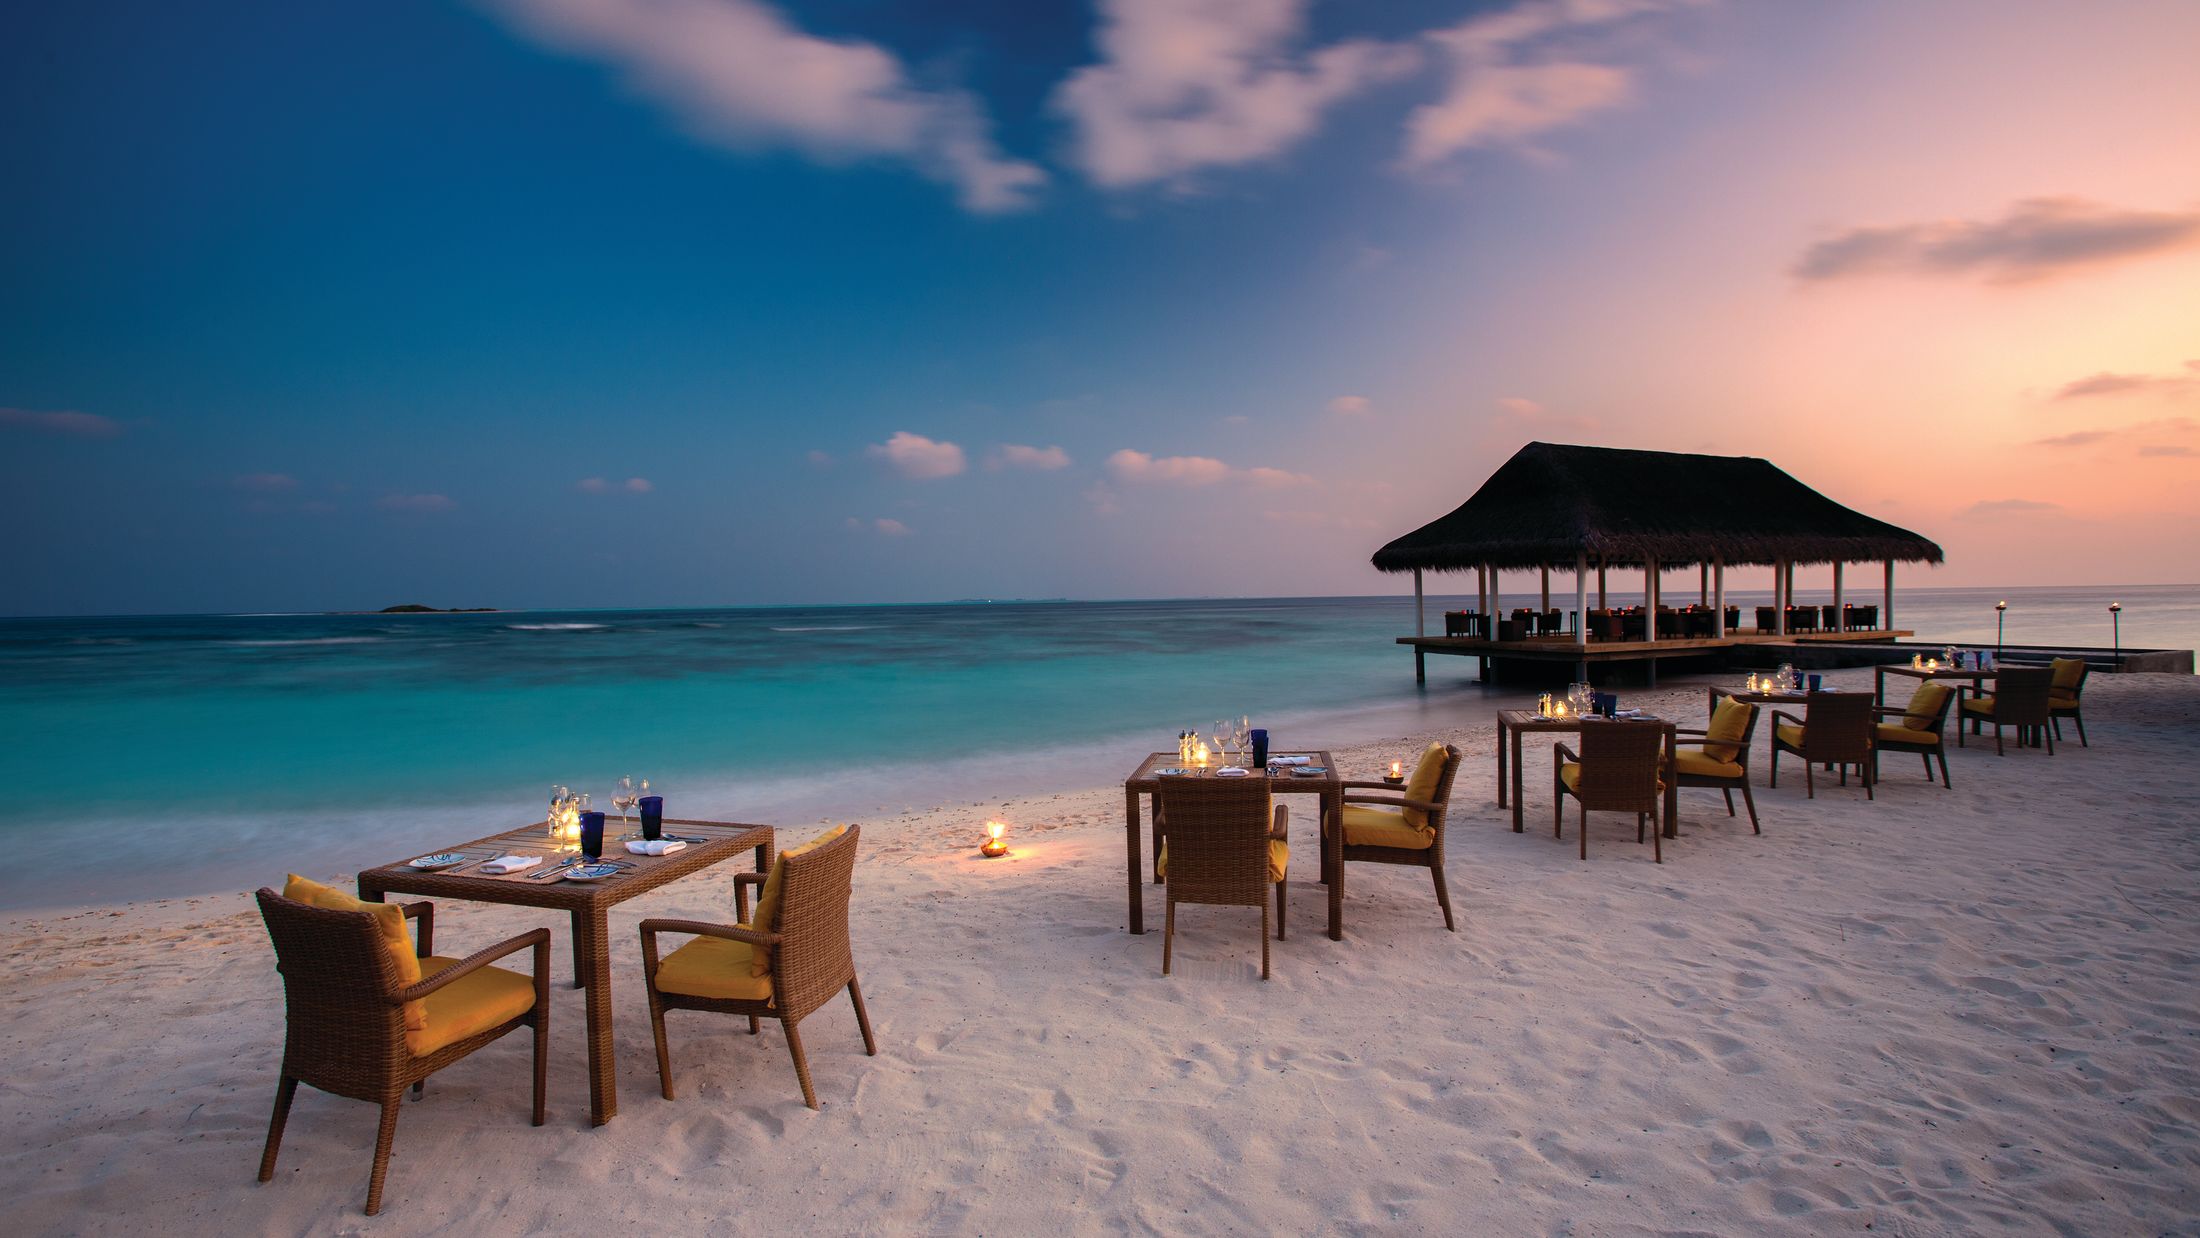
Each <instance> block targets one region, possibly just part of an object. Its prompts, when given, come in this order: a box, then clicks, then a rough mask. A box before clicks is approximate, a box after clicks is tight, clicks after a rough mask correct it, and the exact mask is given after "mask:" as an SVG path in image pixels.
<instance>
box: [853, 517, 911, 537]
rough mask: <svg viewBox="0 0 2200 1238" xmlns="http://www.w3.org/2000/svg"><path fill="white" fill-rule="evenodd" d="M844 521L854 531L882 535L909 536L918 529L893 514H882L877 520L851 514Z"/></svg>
mask: <svg viewBox="0 0 2200 1238" xmlns="http://www.w3.org/2000/svg"><path fill="white" fill-rule="evenodd" d="M842 523H843V524H844V525H846V527H847V528H848V529H849V530H850V531H852V532H856V533H876V534H878V535H879V536H881V537H907V536H909V535H910V534H911V533H913V532H915V531H916V530H914V529H911V528H910V527H909V526H908V525H905V524H903V523H902V522H901V521H899V520H896V519H894V518H893V517H892V516H880V517H879V518H878V519H876V520H863V519H860V518H858V517H855V516H850V517H848V519H847V520H845V521H843V522H842Z"/></svg>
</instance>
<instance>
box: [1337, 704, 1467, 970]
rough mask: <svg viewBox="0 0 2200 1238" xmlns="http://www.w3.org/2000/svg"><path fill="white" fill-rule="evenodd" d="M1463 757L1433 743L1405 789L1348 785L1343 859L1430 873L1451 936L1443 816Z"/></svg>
mask: <svg viewBox="0 0 2200 1238" xmlns="http://www.w3.org/2000/svg"><path fill="white" fill-rule="evenodd" d="M1463 759H1464V757H1463V755H1462V754H1461V753H1460V751H1459V750H1458V749H1457V748H1454V747H1452V746H1451V745H1449V744H1442V745H1438V744H1431V745H1429V749H1428V751H1426V752H1423V753H1422V754H1421V765H1419V766H1416V767H1415V768H1414V771H1413V777H1412V778H1410V779H1408V780H1407V781H1406V783H1405V785H1404V786H1396V785H1393V784H1391V783H1387V782H1357V781H1347V782H1346V783H1345V784H1344V803H1345V808H1344V819H1343V825H1344V845H1343V847H1342V848H1341V850H1342V852H1343V855H1344V858H1345V859H1346V860H1347V861H1354V860H1357V861H1360V862H1362V863H1368V864H1405V865H1410V866H1413V867H1416V868H1425V869H1427V870H1428V871H1429V876H1430V878H1432V879H1433V880H1434V881H1435V884H1436V905H1437V906H1438V907H1441V908H1443V910H1444V928H1445V929H1446V930H1447V931H1451V932H1457V931H1458V929H1457V928H1456V927H1455V926H1454V925H1453V923H1452V918H1451V891H1450V890H1448V889H1446V888H1445V886H1444V817H1445V810H1446V809H1447V808H1448V807H1449V806H1450V804H1451V783H1452V779H1453V778H1455V777H1457V776H1458V773H1459V763H1460V761H1461V760H1463ZM1417 792H1419V793H1420V794H1416V793H1417ZM1332 828H1334V825H1333V823H1331V822H1329V821H1326V820H1325V821H1323V822H1322V833H1323V837H1324V838H1327V837H1328V832H1329V830H1331V829H1332ZM1324 854H1325V855H1326V854H1327V852H1326V851H1325V852H1324ZM1331 879H1332V877H1331V875H1330V874H1329V873H1326V872H1325V873H1323V874H1322V880H1323V881H1325V882H1326V881H1329V880H1331Z"/></svg>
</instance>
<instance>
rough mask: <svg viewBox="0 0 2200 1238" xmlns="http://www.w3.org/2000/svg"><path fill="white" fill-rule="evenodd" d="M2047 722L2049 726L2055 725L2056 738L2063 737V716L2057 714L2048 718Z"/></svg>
mask: <svg viewBox="0 0 2200 1238" xmlns="http://www.w3.org/2000/svg"><path fill="white" fill-rule="evenodd" d="M2047 724H2048V725H2049V726H2051V727H2054V728H2055V738H2056V739H2061V738H2062V718H2061V717H2060V716H2056V717H2051V718H2049V719H2048V720H2047Z"/></svg>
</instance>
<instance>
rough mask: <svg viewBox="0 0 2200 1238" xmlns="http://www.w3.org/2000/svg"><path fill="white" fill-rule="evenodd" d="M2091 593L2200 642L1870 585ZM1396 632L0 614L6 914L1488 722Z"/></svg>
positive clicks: (979, 615) (843, 620)
mask: <svg viewBox="0 0 2200 1238" xmlns="http://www.w3.org/2000/svg"><path fill="white" fill-rule="evenodd" d="M1626 596H1628V595H1619V594H1614V595H1613V599H1614V601H1615V602H1619V601H1623V600H1624V599H1625V597H1626ZM2112 596H2113V597H2114V598H2116V599H2117V600H2121V601H2122V602H2123V603H2124V605H2125V607H2126V609H2125V612H2124V643H2125V644H2126V645H2127V646H2157V647H2159V646H2173V647H2178V648H2192V647H2194V646H2195V644H2200V588H2196V587H2183V586H2180V587H2149V588H2133V589H2124V590H2121V591H2113V592H2112V591H2106V590H2042V589H2026V590H2007V591H1998V592H1997V591H1992V590H1904V591H1902V592H1900V593H1899V594H1898V595H1897V606H1898V608H1899V622H1900V623H1901V625H1902V626H1904V627H1913V628H1916V629H1918V631H1919V633H1920V639H1925V638H1928V637H1929V638H1931V639H1933V640H1935V641H1941V640H1963V641H1986V642H1991V640H1992V638H1993V631H1994V612H1993V602H1994V601H1995V600H1997V599H1998V598H2001V597H2006V598H2008V599H2009V601H2010V609H2009V612H2008V641H2009V643H2011V644H2019V643H2023V642H2027V641H2043V642H2056V643H2065V644H2089V645H2101V646H2104V647H2105V646H2107V645H2108V644H2109V641H2110V634H2109V628H2108V623H2107V613H2106V611H2105V606H2106V604H2107V601H2108V600H2109V598H2110V597H2112ZM1800 597H1801V600H1805V601H1814V600H1820V599H1819V598H1818V597H1817V595H1816V594H1813V593H1809V592H1804V593H1802V594H1801V595H1800ZM1734 600H1735V601H1737V602H1738V603H1740V604H1743V605H1745V606H1746V605H1752V604H1754V603H1755V602H1756V601H1758V600H1762V599H1761V598H1759V597H1757V596H1756V595H1751V594H1744V593H1737V594H1735V595H1734ZM1858 600H1876V598H1875V597H1874V595H1871V594H1860V596H1859V599H1858ZM1507 601H1508V603H1511V602H1512V601H1513V597H1512V595H1508V598H1507ZM1457 605H1459V600H1458V599H1456V598H1437V597H1432V598H1431V599H1430V602H1429V610H1430V614H1431V615H1432V616H1434V615H1436V613H1437V612H1438V610H1439V609H1441V608H1443V607H1447V606H1451V607H1455V606H1457ZM1432 622H1433V623H1436V624H1439V625H1440V622H1441V621H1440V619H1435V620H1432ZM1412 626H1413V608H1412V600H1411V598H1410V597H1405V598H1396V597H1390V598H1310V599H1236V600H1220V601H1158V602H1063V603H1013V604H961V605H945V606H878V607H829V608H826V607H820V608H780V609H743V610H678V611H642V610H634V611H577V612H541V611H532V612H514V613H502V614H485V615H415V616H388V615H302V616H301V615H262V616H181V617H130V618H88V619H16V620H0V717H5V718H6V719H7V724H6V731H5V742H4V743H0V785H6V786H8V787H9V788H11V789H12V790H14V791H15V792H16V794H17V797H18V799H17V802H18V805H19V808H18V811H17V813H16V814H14V815H13V817H12V819H10V820H9V821H8V822H7V824H5V825H0V830H6V831H10V832H18V831H26V830H33V829H36V830H39V831H41V833H45V832H48V831H58V832H59V833H60V835H61V836H62V838H63V839H64V841H76V842H80V843H81V844H82V846H81V847H76V848H69V847H63V848H48V847H44V846H41V847H38V848H18V849H17V851H16V854H17V856H18V859H17V862H16V863H15V864H14V865H11V866H9V867H8V868H7V869H6V870H5V872H4V874H0V907H23V906H37V905H52V904H63V903H72V902H84V901H95V900H96V901H112V900H116V899H122V898H134V897H145V896H149V895H154V894H177V893H198V892H203V891H205V890H212V889H234V888H239V887H240V885H249V884H253V883H256V882H257V881H258V880H262V879H272V878H275V877H280V876H281V875H282V873H283V871H285V870H286V869H288V868H298V869H304V870H307V871H315V872H326V871H342V870H344V869H347V868H357V867H359V866H362V865H365V864H370V863H377V862H383V861H386V860H388V859H391V858H394V857H396V856H398V855H402V854H405V853H407V852H410V851H415V850H421V849H427V848H430V847H432V846H434V845H435V844H437V843H442V842H451V841H456V840H458V839H460V838H466V837H474V836H477V835H478V834H480V833H484V832H487V831H488V830H489V829H493V828H502V827H507V826H510V825H516V824H519V823H521V822H523V821H526V820H528V819H530V818H531V817H533V816H535V815H537V814H539V812H540V811H541V805H542V803H543V801H544V800H545V799H546V798H547V794H548V788H549V786H550V784H551V783H552V782H562V783H566V784H569V785H571V786H573V787H574V788H575V789H578V790H587V791H590V792H592V793H594V794H595V796H596V797H597V800H598V801H599V805H600V806H601V803H602V801H603V800H605V799H606V798H607V796H608V792H609V788H610V785H611V783H612V782H613V781H614V780H615V779H616V778H617V777H618V776H619V775H620V774H623V773H633V774H637V775H645V776H648V777H649V778H651V779H652V780H653V781H654V782H655V783H656V785H657V788H658V789H659V790H661V791H662V792H663V793H664V794H665V795H666V797H667V810H668V811H669V812H672V813H673V814H675V815H696V816H710V817H721V818H731V819H742V820H770V821H782V822H788V823H794V822H801V821H808V820H816V819H821V818H823V817H827V816H860V815H862V814H866V813H875V812H879V811H898V810H900V809H902V808H911V807H913V808H929V807H934V806H937V805H940V804H943V803H947V802H952V800H951V797H952V796H954V795H956V794H961V795H965V796H967V795H969V794H971V793H978V794H981V795H984V796H987V797H990V798H992V799H995V800H998V799H1000V798H1005V797H1008V796H1012V795H1017V794H1024V793H1028V792H1031V791H1037V790H1042V789H1048V788H1059V787H1063V786H1092V785H1100V784H1105V783H1108V782H1110V781H1112V780H1114V779H1118V778H1120V777H1121V776H1122V774H1123V773H1124V772H1125V771H1126V770H1127V769H1128V768H1129V766H1130V765H1131V764H1132V763H1134V762H1135V760H1136V759H1137V757H1138V755H1139V754H1141V753H1143V752H1146V751H1149V750H1151V749H1153V748H1160V747H1167V746H1168V745H1169V743H1170V742H1171V741H1172V738H1173V736H1174V735H1175V733H1176V732H1177V731H1178V730H1181V729H1183V728H1185V727H1193V726H1196V727H1200V728H1208V727H1211V725H1212V723H1213V721H1214V720H1215V719H1216V718H1217V717H1218V716H1220V715H1222V714H1223V713H1225V712H1227V713H1229V714H1239V713H1249V714H1251V715H1253V716H1254V718H1255V721H1256V723H1265V724H1267V725H1268V726H1269V727H1270V728H1271V729H1272V730H1274V731H1275V732H1276V733H1277V742H1278V744H1279V745H1283V744H1289V743H1292V742H1300V743H1311V742H1315V741H1317V740H1318V741H1320V742H1323V743H1332V744H1338V743H1346V742H1353V741H1355V740H1362V739H1368V738H1373V737H1375V736H1378V735H1398V734H1409V733H1411V732H1413V731H1414V730H1415V729H1417V728H1424V727H1427V726H1431V725H1463V724H1465V723H1467V722H1470V721H1473V720H1475V719H1480V718H1486V717H1487V703H1486V702H1487V697H1486V695H1485V692H1484V690H1483V689H1481V688H1479V687H1478V686H1476V685H1474V684H1472V683H1471V681H1470V680H1469V678H1468V677H1469V676H1470V675H1471V673H1472V668H1473V663H1472V662H1471V661H1469V660H1467V659H1432V660H1431V662H1430V668H1431V677H1432V678H1431V683H1430V685H1429V687H1428V689H1427V690H1425V691H1423V690H1419V689H1417V688H1416V686H1415V684H1414V682H1413V674H1412V658H1411V656H1410V654H1409V653H1408V652H1407V651H1405V650H1403V649H1401V648H1400V647H1398V646H1397V645H1395V644H1394V643H1393V639H1392V638H1394V637H1396V636H1398V635H1402V634H1406V633H1409V632H1411V631H1412ZM1438 630H1440V627H1439V629H1438ZM1317 714H1319V715H1321V716H1322V717H1323V722H1322V723H1321V726H1320V728H1319V734H1308V733H1307V732H1306V730H1305V728H1303V727H1295V726H1294V723H1295V722H1297V721H1299V720H1302V719H1310V718H1312V717H1313V716H1315V715H1317ZM1294 730H1296V731H1298V732H1299V733H1298V734H1297V735H1294V734H1293V732H1294ZM974 807H975V805H974ZM56 820H58V821H59V822H60V824H59V825H57V826H56V825H52V824H50V823H51V822H54V821H56Z"/></svg>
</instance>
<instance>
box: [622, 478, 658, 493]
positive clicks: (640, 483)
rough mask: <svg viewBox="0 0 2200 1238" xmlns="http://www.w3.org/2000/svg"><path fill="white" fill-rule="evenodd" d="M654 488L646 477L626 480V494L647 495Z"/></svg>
mask: <svg viewBox="0 0 2200 1238" xmlns="http://www.w3.org/2000/svg"><path fill="white" fill-rule="evenodd" d="M656 488H657V487H656V486H654V485H651V484H650V480H649V479H648V478H647V477H629V478H627V479H626V492H627V493H628V494H648V493H649V492H650V491H652V490H655V489H656Z"/></svg>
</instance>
